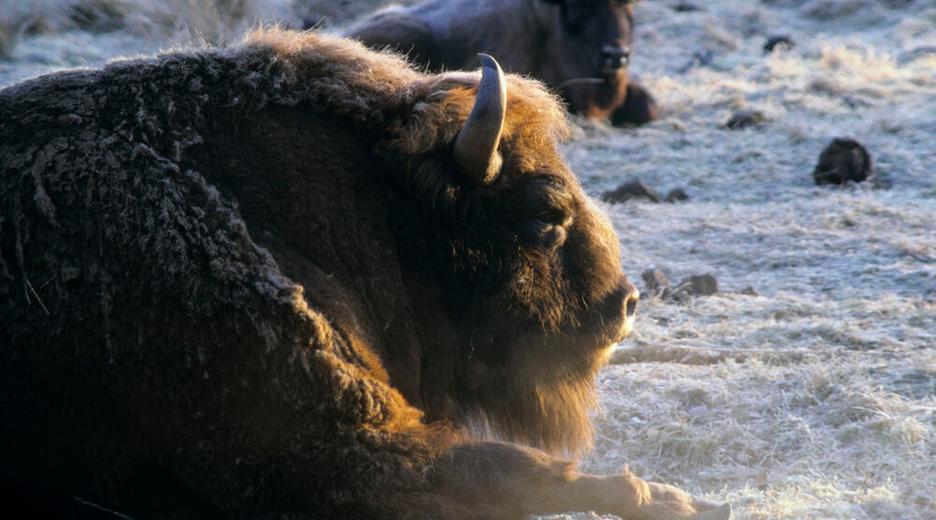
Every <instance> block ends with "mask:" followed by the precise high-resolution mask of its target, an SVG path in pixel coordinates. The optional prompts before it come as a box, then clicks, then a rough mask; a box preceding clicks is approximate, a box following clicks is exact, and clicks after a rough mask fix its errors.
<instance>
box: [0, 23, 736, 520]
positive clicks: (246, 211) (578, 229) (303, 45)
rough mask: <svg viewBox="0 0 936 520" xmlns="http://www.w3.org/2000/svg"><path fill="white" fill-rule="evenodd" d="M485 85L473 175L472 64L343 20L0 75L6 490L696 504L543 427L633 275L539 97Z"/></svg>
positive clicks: (238, 508)
mask: <svg viewBox="0 0 936 520" xmlns="http://www.w3.org/2000/svg"><path fill="white" fill-rule="evenodd" d="M485 75H486V76H488V75H492V76H490V77H491V78H494V80H492V81H488V80H487V79H485V82H486V83H485V84H487V83H490V84H493V85H494V86H495V87H496V86H498V85H502V82H503V81H504V80H503V78H502V76H501V75H500V74H499V73H498V71H497V69H496V66H495V65H491V66H489V67H487V68H486V69H485ZM508 83H509V100H508V102H507V105H506V117H505V118H504V122H503V126H502V128H501V132H499V134H498V135H499V136H500V141H499V142H498V141H492V142H491V143H490V144H491V147H490V149H491V150H494V152H493V155H497V156H498V157H499V160H501V161H502V168H501V169H500V171H499V172H495V173H498V174H497V176H496V178H494V179H487V178H483V180H484V182H480V183H479V182H466V176H467V175H468V174H469V173H470V171H469V170H471V168H473V167H472V166H470V165H469V166H466V162H465V161H463V160H455V159H454V157H455V156H456V155H457V154H453V151H452V146H453V145H452V143H453V142H458V141H466V140H467V141H472V140H473V138H467V137H466V138H465V139H462V138H461V137H459V139H456V137H458V136H466V135H469V134H472V133H476V134H478V135H482V136H483V135H492V134H490V133H489V132H487V133H486V132H480V133H478V132H475V131H473V130H469V129H471V128H475V126H473V125H472V124H466V119H467V118H468V113H469V111H470V110H471V108H472V106H473V104H474V102H475V98H476V95H477V98H478V99H479V100H480V99H482V98H483V97H484V96H482V95H480V94H478V92H477V91H478V79H477V76H476V75H473V74H447V75H441V76H427V75H423V74H420V73H418V72H415V71H413V70H411V69H409V68H407V67H406V66H405V64H404V62H403V61H402V60H401V59H400V58H397V57H396V56H393V55H389V54H376V53H371V52H368V51H366V50H364V49H363V48H362V47H361V46H359V45H358V44H356V43H353V42H350V41H348V40H343V39H340V38H331V37H326V36H321V35H314V34H295V33H288V32H283V31H278V30H271V31H265V32H259V33H256V34H254V35H253V36H252V37H251V39H250V41H249V42H248V43H247V45H245V46H243V47H240V48H235V49H228V50H215V51H192V52H179V53H174V54H168V55H165V56H162V57H159V58H155V59H147V60H141V61H127V62H120V63H115V64H112V65H110V66H108V67H107V68H105V69H104V70H101V71H91V72H70V73H60V74H56V75H52V76H47V77H43V78H39V79H36V80H33V81H29V82H25V83H22V84H20V85H17V86H13V87H10V88H8V89H6V90H4V91H2V92H0V121H2V124H0V169H2V175H3V176H2V182H0V208H2V209H0V337H2V338H3V347H2V354H0V413H2V414H3V422H2V426H0V480H2V484H3V491H2V494H3V495H4V500H5V504H6V505H7V507H13V505H18V506H21V507H32V508H34V510H35V512H37V513H40V514H42V513H49V512H51V513H56V514H59V515H67V514H83V513H87V512H88V511H89V510H88V509H87V504H88V503H93V504H100V505H101V506H104V507H106V508H108V509H112V510H116V511H120V512H122V513H126V514H128V515H130V516H132V517H134V518H167V517H179V518H189V517H237V518H244V517H256V516H266V515H296V516H298V517H314V518H521V517H523V516H524V515H526V514H529V513H536V512H549V511H566V510H585V509H592V510H599V511H604V512H611V513H618V514H621V515H623V516H625V517H627V518H660V519H663V518H689V517H693V515H694V514H695V513H697V512H698V511H699V510H703V509H708V508H709V506H707V505H705V504H701V503H697V502H694V501H693V500H692V499H691V498H690V497H688V496H686V495H685V494H683V493H681V492H679V491H678V490H676V489H674V488H670V487H666V486H660V485H656V484H651V483H647V482H645V481H643V480H641V479H639V478H637V477H635V476H634V475H632V474H630V473H628V472H624V473H623V474H622V475H617V476H611V477H597V476H591V475H586V474H582V473H579V472H577V471H576V470H575V469H574V467H573V465H572V464H570V463H568V462H564V461H562V460H560V459H558V458H555V456H553V455H549V454H547V452H546V451H549V452H566V453H574V452H578V451H580V450H582V449H585V448H587V444H588V439H589V426H588V410H589V407H590V406H591V405H592V404H593V402H594V398H593V388H592V384H593V379H594V375H595V371H596V370H597V369H598V368H599V366H600V365H601V363H602V362H603V360H604V356H605V355H606V353H607V347H608V345H610V344H611V343H613V342H614V341H615V340H617V339H619V337H620V336H621V335H622V334H623V333H626V331H627V329H628V328H629V323H630V319H631V318H630V315H631V314H632V312H633V304H634V302H635V298H636V295H635V294H634V291H633V288H632V287H631V286H630V284H628V283H627V281H626V278H625V277H624V276H623V274H622V273H621V270H620V259H619V256H618V249H617V240H616V238H615V236H614V234H613V233H612V231H611V230H610V227H609V226H608V225H607V223H606V222H605V220H604V219H603V218H602V217H601V216H600V215H599V214H598V213H596V212H595V210H594V209H592V208H591V206H590V204H589V202H588V200H587V199H586V197H585V196H584V194H583V192H582V190H581V188H580V187H579V185H578V183H577V182H576V180H575V178H574V176H573V175H572V174H571V173H570V172H569V171H568V170H567V168H566V167H565V165H564V164H563V162H562V160H561V159H560V158H559V156H558V154H557V152H556V149H555V140H556V139H557V138H558V137H559V136H560V135H561V134H562V133H563V132H564V123H563V119H562V115H561V112H560V111H559V109H558V108H557V104H556V103H555V101H554V100H553V99H552V98H551V97H550V96H549V95H548V94H546V93H545V92H544V91H543V90H542V89H541V88H540V87H539V86H538V85H537V84H536V83H534V82H530V81H528V80H524V79H522V78H518V77H511V78H509V81H508ZM485 88H486V87H485ZM488 98H490V99H496V96H494V97H493V98H491V97H490V96H488ZM479 103H480V101H479ZM481 113H485V112H484V111H483V110H482V111H481ZM482 141H483V139H482ZM473 142H475V145H477V142H478V141H477V140H476V139H475V140H474V141H473ZM482 144H483V143H482ZM498 144H499V146H498ZM455 146H456V148H457V147H458V145H457V144H456V145H455ZM473 149H483V146H481V147H480V148H477V147H476V148H473ZM493 155H492V156H493ZM469 162H470V161H469ZM478 424H484V425H486V426H487V427H488V430H489V433H491V434H492V435H493V436H496V437H497V438H498V439H500V441H499V442H495V441H492V440H484V439H482V438H481V437H480V436H478V435H477V434H476V431H477V425H478ZM473 432H475V433H473ZM505 441H513V442H520V443H524V444H527V445H529V446H531V447H522V446H521V445H519V444H512V443H509V442H505ZM541 449H542V450H546V451H540V450H541ZM72 497H77V498H76V499H75V500H72ZM79 499H80V500H79ZM83 504H84V505H83ZM49 509H52V510H53V511H49ZM710 513H711V512H709V513H703V514H710ZM700 518H701V517H700ZM716 518H721V517H720V516H719V517H716Z"/></svg>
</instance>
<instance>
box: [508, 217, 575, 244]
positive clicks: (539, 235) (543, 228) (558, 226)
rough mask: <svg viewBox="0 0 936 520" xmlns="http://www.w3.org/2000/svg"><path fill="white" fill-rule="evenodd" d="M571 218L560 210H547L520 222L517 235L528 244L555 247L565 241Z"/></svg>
mask: <svg viewBox="0 0 936 520" xmlns="http://www.w3.org/2000/svg"><path fill="white" fill-rule="evenodd" d="M570 223H571V218H570V217H568V216H567V215H565V214H564V213H563V212H561V211H549V212H545V213H542V214H540V215H538V216H536V217H533V218H529V219H527V220H525V221H523V222H522V223H521V224H520V230H519V235H520V237H521V238H522V239H523V241H524V242H526V243H527V244H529V245H532V246H535V247H544V248H557V247H560V246H561V245H562V244H564V243H565V239H566V234H567V231H566V228H567V227H568V226H569V224H570Z"/></svg>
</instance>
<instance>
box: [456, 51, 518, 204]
mask: <svg viewBox="0 0 936 520" xmlns="http://www.w3.org/2000/svg"><path fill="white" fill-rule="evenodd" d="M478 57H479V58H481V67H482V70H481V82H480V83H479V84H478V94H477V96H476V97H475V103H474V106H473V107H472V108H471V113H470V114H469V115H468V120H467V121H465V126H464V128H462V129H461V132H459V133H458V137H456V138H455V147H454V154H455V164H457V165H458V169H459V170H460V171H461V173H462V174H464V175H466V176H467V177H468V178H469V179H471V181H472V182H473V183H474V184H477V185H480V186H486V185H488V184H491V183H492V182H494V179H496V178H497V174H498V173H500V169H501V162H502V159H501V156H500V153H499V152H498V151H497V147H498V145H499V144H500V138H501V132H502V131H503V129H504V117H505V116H506V114H507V82H506V80H505V79H504V71H503V70H501V67H500V65H499V64H498V63H497V60H495V59H494V58H492V57H491V56H488V55H487V54H478Z"/></svg>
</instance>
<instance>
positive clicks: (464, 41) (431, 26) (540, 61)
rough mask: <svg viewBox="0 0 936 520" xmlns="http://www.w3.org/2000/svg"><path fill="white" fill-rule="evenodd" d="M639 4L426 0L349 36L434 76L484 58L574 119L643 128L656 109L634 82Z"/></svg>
mask: <svg viewBox="0 0 936 520" xmlns="http://www.w3.org/2000/svg"><path fill="white" fill-rule="evenodd" d="M632 4H633V2H631V1H626V0H496V1H495V0H482V1H475V0H456V1H450V0H426V1H424V2H420V3H418V4H416V5H413V6H410V7H395V8H391V9H387V10H384V11H381V12H378V13H377V14H375V15H374V16H372V17H370V18H367V19H365V20H363V21H361V22H359V23H357V24H356V25H354V26H352V27H350V28H349V29H348V30H347V31H346V35H347V36H350V37H352V38H356V39H358V40H361V41H362V42H364V43H365V44H367V45H368V46H370V47H374V48H391V49H395V50H397V51H400V52H403V53H406V54H407V55H408V56H409V58H410V60H412V61H413V62H414V63H418V64H422V65H425V66H427V67H429V68H430V69H432V70H441V69H472V68H476V67H477V66H478V58H477V53H478V52H485V53H490V54H492V55H495V56H497V58H498V60H499V61H500V63H501V64H502V65H503V66H504V69H506V70H508V71H511V72H516V73H520V74H529V75H531V76H533V77H535V78H537V79H540V80H542V81H544V82H545V83H546V84H548V85H549V86H550V87H551V88H553V89H555V90H556V91H558V92H559V93H560V94H561V95H562V97H563V98H564V99H565V101H566V103H567V104H568V107H569V109H570V110H571V111H572V112H575V113H579V114H582V115H584V116H586V117H588V118H591V119H604V118H610V119H611V122H612V123H613V124H615V125H622V124H643V123H646V122H649V121H651V120H653V119H655V118H656V114H657V106H656V102H655V101H654V99H653V97H652V96H651V95H650V93H649V92H647V90H646V89H645V88H643V87H642V86H640V85H638V84H636V83H634V82H631V81H629V75H628V70H627V67H628V64H629V63H630V56H631V45H632V42H633V26H634V11H633V5H632Z"/></svg>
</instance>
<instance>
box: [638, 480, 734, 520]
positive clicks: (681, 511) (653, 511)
mask: <svg viewBox="0 0 936 520" xmlns="http://www.w3.org/2000/svg"><path fill="white" fill-rule="evenodd" d="M647 488H648V490H649V501H648V502H647V503H646V504H645V505H644V506H643V507H641V508H640V509H639V510H638V514H637V515H634V518H635V519H640V520H730V519H731V504H727V503H726V504H722V505H720V506H716V505H715V504H712V503H710V502H706V501H703V500H696V499H695V498H693V497H692V496H691V495H689V494H688V493H686V492H685V491H683V490H681V489H679V488H677V487H675V486H670V485H667V484H658V483H656V482H647ZM628 518H630V517H628Z"/></svg>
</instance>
